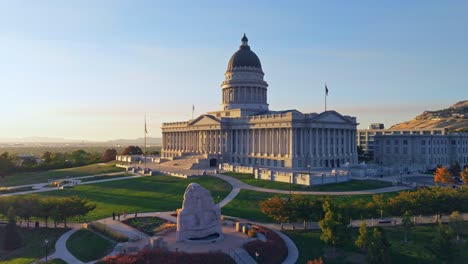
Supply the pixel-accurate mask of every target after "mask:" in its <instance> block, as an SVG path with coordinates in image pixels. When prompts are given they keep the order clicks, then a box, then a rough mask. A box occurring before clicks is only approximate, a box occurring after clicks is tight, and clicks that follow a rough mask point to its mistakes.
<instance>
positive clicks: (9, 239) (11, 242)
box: [3, 207, 21, 251]
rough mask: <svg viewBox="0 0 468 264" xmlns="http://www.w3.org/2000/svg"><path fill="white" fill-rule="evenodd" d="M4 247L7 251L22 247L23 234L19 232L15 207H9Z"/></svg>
mask: <svg viewBox="0 0 468 264" xmlns="http://www.w3.org/2000/svg"><path fill="white" fill-rule="evenodd" d="M3 247H4V249H5V250H7V251H10V250H14V249H17V248H19V247H21V236H20V234H19V232H18V227H17V226H16V215H15V211H14V210H13V207H10V209H8V224H7V226H6V227H5V237H4V241H3Z"/></svg>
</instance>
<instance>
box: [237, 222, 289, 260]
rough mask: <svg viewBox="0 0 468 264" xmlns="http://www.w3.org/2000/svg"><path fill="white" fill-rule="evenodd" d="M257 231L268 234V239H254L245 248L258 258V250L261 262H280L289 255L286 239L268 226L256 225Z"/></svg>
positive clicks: (253, 256)
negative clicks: (264, 240)
mask: <svg viewBox="0 0 468 264" xmlns="http://www.w3.org/2000/svg"><path fill="white" fill-rule="evenodd" d="M254 229H255V230H256V231H257V233H262V234H266V238H267V241H266V242H263V241H260V240H254V241H251V242H248V243H246V244H245V245H244V249H245V250H246V251H247V252H248V253H249V255H250V256H251V257H252V258H254V259H256V256H255V255H256V254H255V253H256V252H257V253H258V254H259V263H262V264H279V263H282V262H283V261H284V260H285V259H286V257H287V256H288V247H287V246H286V243H285V242H284V240H283V239H282V238H281V237H280V236H279V235H278V234H276V233H275V232H273V231H272V230H270V229H268V228H266V227H263V226H262V227H259V226H256V227H254Z"/></svg>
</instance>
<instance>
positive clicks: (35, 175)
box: [0, 161, 124, 186]
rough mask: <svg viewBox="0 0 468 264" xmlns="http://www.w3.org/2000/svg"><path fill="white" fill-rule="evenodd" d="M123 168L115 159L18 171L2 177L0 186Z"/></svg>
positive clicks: (121, 169)
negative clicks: (56, 168) (72, 165)
mask: <svg viewBox="0 0 468 264" xmlns="http://www.w3.org/2000/svg"><path fill="white" fill-rule="evenodd" d="M123 170H124V169H123V168H119V167H116V166H115V161H112V162H109V163H105V164H102V163H99V164H91V165H87V166H82V167H75V168H68V169H60V170H51V171H41V172H25V173H17V174H11V175H7V176H5V177H2V178H0V186H15V185H25V184H34V183H42V182H47V180H48V179H63V178H66V177H78V176H87V175H93V174H101V173H108V172H109V173H110V172H119V171H123Z"/></svg>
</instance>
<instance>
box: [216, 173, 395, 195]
mask: <svg viewBox="0 0 468 264" xmlns="http://www.w3.org/2000/svg"><path fill="white" fill-rule="evenodd" d="M225 174H226V175H228V176H231V177H234V178H237V179H239V180H241V181H243V182H245V183H247V184H250V185H252V186H258V187H262V188H268V189H276V190H289V183H286V182H275V181H267V180H257V179H255V178H254V176H253V174H248V173H238V172H226V173H225ZM391 186H392V184H391V183H389V182H383V181H378V180H362V181H359V180H350V181H348V182H342V183H330V184H324V185H315V186H312V187H310V188H309V187H307V186H303V185H298V184H291V190H293V191H337V192H342V191H361V190H371V189H379V188H385V187H391Z"/></svg>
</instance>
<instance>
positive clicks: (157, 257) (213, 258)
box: [97, 250, 236, 264]
mask: <svg viewBox="0 0 468 264" xmlns="http://www.w3.org/2000/svg"><path fill="white" fill-rule="evenodd" d="M97 263H98V264H123V263H165V264H179V263H184V264H219V263H223V264H235V263H236V262H235V261H234V260H233V259H232V258H231V257H230V256H228V255H227V254H225V253H223V252H209V253H192V254H190V253H185V252H171V251H162V250H154V251H150V250H143V251H140V252H139V253H137V254H134V255H118V256H114V257H106V258H104V259H103V260H101V261H99V262H97Z"/></svg>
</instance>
